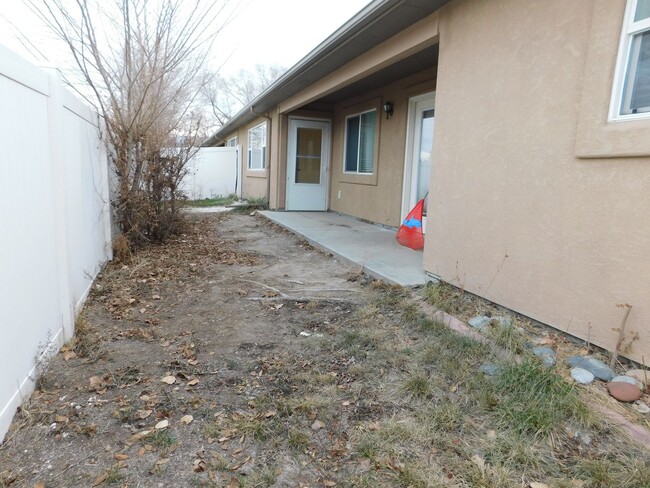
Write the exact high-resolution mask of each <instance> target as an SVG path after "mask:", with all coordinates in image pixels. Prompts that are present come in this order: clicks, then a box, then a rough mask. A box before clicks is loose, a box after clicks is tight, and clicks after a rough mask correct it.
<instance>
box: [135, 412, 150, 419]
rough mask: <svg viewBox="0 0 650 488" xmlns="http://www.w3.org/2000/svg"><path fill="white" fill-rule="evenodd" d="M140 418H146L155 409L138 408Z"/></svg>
mask: <svg viewBox="0 0 650 488" xmlns="http://www.w3.org/2000/svg"><path fill="white" fill-rule="evenodd" d="M137 413H138V418H140V419H142V420H144V419H146V418H147V417H149V415H151V414H152V413H153V410H138V412H137Z"/></svg>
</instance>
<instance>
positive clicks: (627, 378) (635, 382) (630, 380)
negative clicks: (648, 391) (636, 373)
mask: <svg viewBox="0 0 650 488" xmlns="http://www.w3.org/2000/svg"><path fill="white" fill-rule="evenodd" d="M612 381H622V382H623V383H629V384H631V385H636V387H637V388H639V389H640V390H641V389H643V385H642V384H641V382H640V381H638V380H637V379H636V378H632V377H631V376H625V375H622V376H615V377H614V378H612Z"/></svg>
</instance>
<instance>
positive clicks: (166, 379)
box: [160, 375, 176, 385]
mask: <svg viewBox="0 0 650 488" xmlns="http://www.w3.org/2000/svg"><path fill="white" fill-rule="evenodd" d="M160 381H162V382H163V383H167V384H168V385H173V384H174V383H176V377H175V376H171V375H170V376H165V377H164V378H162V379H161V380H160Z"/></svg>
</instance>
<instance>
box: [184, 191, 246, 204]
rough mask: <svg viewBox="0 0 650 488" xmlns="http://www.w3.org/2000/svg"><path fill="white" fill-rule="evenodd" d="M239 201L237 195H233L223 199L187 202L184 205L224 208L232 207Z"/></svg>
mask: <svg viewBox="0 0 650 488" xmlns="http://www.w3.org/2000/svg"><path fill="white" fill-rule="evenodd" d="M237 200H238V197H237V195H236V194H234V193H232V194H230V195H226V196H221V197H215V198H204V199H203V200H186V201H185V202H183V203H184V205H186V206H188V207H199V208H200V207H223V206H225V205H230V204H231V203H233V202H236V201H237Z"/></svg>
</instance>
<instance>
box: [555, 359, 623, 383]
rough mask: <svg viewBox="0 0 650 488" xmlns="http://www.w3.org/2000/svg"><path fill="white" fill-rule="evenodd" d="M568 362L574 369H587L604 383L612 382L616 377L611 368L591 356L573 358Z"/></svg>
mask: <svg viewBox="0 0 650 488" xmlns="http://www.w3.org/2000/svg"><path fill="white" fill-rule="evenodd" d="M567 361H568V362H569V365H570V366H571V367H572V368H582V369H586V370H587V371H589V372H590V373H591V374H593V375H594V376H595V377H596V378H598V379H599V380H602V381H610V380H611V379H612V378H613V377H614V376H616V375H615V374H614V371H612V370H611V369H610V367H609V366H607V365H606V364H605V363H603V362H602V361H600V360H598V359H596V358H592V357H589V356H571V357H570V358H569V359H567Z"/></svg>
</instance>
